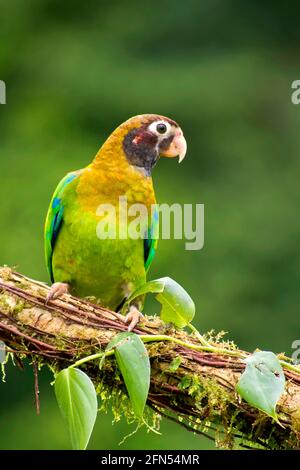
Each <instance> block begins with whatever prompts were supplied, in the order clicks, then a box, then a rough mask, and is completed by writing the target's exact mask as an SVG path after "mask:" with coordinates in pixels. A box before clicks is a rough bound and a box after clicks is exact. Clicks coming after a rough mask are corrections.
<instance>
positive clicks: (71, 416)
mask: <svg viewBox="0 0 300 470" xmlns="http://www.w3.org/2000/svg"><path fill="white" fill-rule="evenodd" d="M55 394H56V399H57V402H58V405H59V408H60V410H61V413H62V416H63V418H64V420H65V422H66V424H67V426H68V429H69V434H70V437H71V443H72V448H73V449H76V450H84V449H86V447H87V445H88V442H89V440H90V437H91V434H92V431H93V428H94V425H95V421H96V417H97V409H98V404H97V395H96V391H95V387H94V385H93V383H92V381H91V379H90V378H89V377H88V376H87V375H86V374H85V373H84V372H82V371H81V370H79V369H75V368H69V369H64V370H62V371H61V372H59V374H57V376H56V378H55Z"/></svg>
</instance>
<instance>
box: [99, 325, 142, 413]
mask: <svg viewBox="0 0 300 470" xmlns="http://www.w3.org/2000/svg"><path fill="white" fill-rule="evenodd" d="M109 349H114V350H115V356H116V360H117V363H118V366H119V369H120V372H121V374H122V376H123V379H124V382H125V385H126V388H127V391H128V395H129V398H130V401H131V404H132V408H133V410H134V413H135V415H136V416H137V417H138V418H139V419H142V417H143V412H144V408H145V404H146V401H147V397H148V392H149V387H150V361H149V356H148V351H147V349H146V348H145V345H144V343H143V342H142V340H141V339H140V337H139V336H138V335H136V334H134V333H129V332H126V333H120V334H118V335H116V336H115V337H114V338H113V340H112V341H111V342H110V343H109V345H108V347H107V350H109Z"/></svg>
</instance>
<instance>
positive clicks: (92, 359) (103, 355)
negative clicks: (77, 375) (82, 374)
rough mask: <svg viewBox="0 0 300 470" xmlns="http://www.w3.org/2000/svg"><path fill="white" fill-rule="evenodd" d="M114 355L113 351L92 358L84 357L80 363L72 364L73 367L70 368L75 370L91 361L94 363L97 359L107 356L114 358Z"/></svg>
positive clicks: (94, 355)
mask: <svg viewBox="0 0 300 470" xmlns="http://www.w3.org/2000/svg"><path fill="white" fill-rule="evenodd" d="M114 353H115V352H114V350H111V351H106V352H101V353H97V354H93V355H92V356H87V357H83V358H82V359H80V360H79V361H77V362H75V364H72V365H71V366H69V369H73V368H75V367H78V366H81V365H82V364H85V363H86V362H89V361H94V360H95V359H101V358H104V357H107V356H113V354H114Z"/></svg>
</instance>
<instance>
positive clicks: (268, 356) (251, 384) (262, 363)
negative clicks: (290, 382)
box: [236, 351, 285, 420]
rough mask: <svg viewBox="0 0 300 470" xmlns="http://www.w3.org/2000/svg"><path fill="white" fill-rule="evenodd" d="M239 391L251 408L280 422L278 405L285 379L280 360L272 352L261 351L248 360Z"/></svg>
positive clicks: (238, 386) (238, 387) (239, 384)
mask: <svg viewBox="0 0 300 470" xmlns="http://www.w3.org/2000/svg"><path fill="white" fill-rule="evenodd" d="M246 364H247V365H246V369H245V371H244V373H243V374H242V376H241V378H240V380H239V382H238V384H237V387H236V388H237V391H238V393H239V394H240V395H241V397H242V398H244V400H246V401H247V402H248V403H249V404H250V405H251V406H254V407H255V408H258V409H259V410H261V411H264V412H265V413H266V414H267V415H269V416H271V417H272V418H274V419H275V420H278V418H277V414H276V404H277V402H278V400H279V398H280V397H281V395H282V393H283V391H284V386H285V377H284V373H283V370H282V367H281V365H280V363H279V360H278V358H277V357H276V356H275V354H274V353H272V352H270V351H259V352H256V353H254V354H252V355H251V356H250V357H248V358H247V359H246Z"/></svg>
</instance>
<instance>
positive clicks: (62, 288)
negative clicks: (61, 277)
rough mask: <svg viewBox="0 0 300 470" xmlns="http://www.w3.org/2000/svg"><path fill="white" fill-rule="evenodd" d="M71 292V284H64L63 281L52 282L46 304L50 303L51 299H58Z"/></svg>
mask: <svg viewBox="0 0 300 470" xmlns="http://www.w3.org/2000/svg"><path fill="white" fill-rule="evenodd" d="M68 293H69V285H68V284H64V283H63V282H56V283H55V284H52V286H51V289H50V291H49V294H48V295H47V297H46V304H48V303H49V302H50V301H51V300H55V299H58V298H59V297H61V296H62V295H64V294H68Z"/></svg>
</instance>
